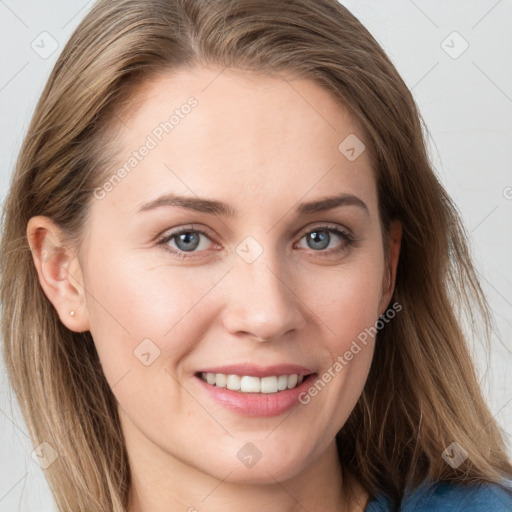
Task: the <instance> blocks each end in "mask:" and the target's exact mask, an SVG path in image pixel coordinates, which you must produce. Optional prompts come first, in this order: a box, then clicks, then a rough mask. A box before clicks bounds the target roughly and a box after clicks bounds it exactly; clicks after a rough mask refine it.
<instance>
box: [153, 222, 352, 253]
mask: <svg viewBox="0 0 512 512" xmlns="http://www.w3.org/2000/svg"><path fill="white" fill-rule="evenodd" d="M315 231H327V232H329V233H334V234H335V235H338V236H339V237H340V238H341V239H342V240H343V241H344V242H345V243H344V244H343V245H341V246H340V247H338V248H337V249H331V250H329V251H325V250H321V251H314V250H312V251H313V252H315V253H317V254H318V255H319V256H320V257H332V256H335V255H337V254H339V253H341V252H343V251H346V250H347V249H348V248H349V247H351V246H356V245H357V240H356V238H355V237H354V235H352V234H351V233H349V232H348V231H345V230H342V229H340V228H339V227H337V226H328V225H324V226H315V227H314V228H312V229H309V230H307V231H304V232H302V234H301V236H300V238H299V241H300V240H302V239H303V238H304V237H305V236H306V235H309V234H310V233H314V232H315ZM182 233H199V234H201V235H203V236H205V237H206V238H208V239H210V235H209V234H208V233H206V232H205V231H202V230H201V229H196V228H194V229H192V228H182V229H180V230H179V231H174V232H171V233H167V234H164V235H163V236H161V237H160V238H158V239H157V245H159V246H162V247H163V249H164V250H166V251H168V252H171V253H172V254H173V255H174V256H176V257H177V258H179V259H183V260H186V259H194V258H197V257H198V256H193V254H196V253H195V252H191V253H187V252H186V251H180V250H176V249H171V248H170V247H169V246H168V245H167V243H168V242H170V241H171V240H172V239H173V238H175V237H176V236H178V235H181V234H182ZM199 252H202V251H199Z"/></svg>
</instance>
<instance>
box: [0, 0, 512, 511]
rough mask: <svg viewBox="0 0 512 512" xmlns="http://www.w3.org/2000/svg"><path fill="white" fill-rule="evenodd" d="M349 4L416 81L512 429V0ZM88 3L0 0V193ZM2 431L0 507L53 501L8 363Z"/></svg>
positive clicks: (1, 396)
mask: <svg viewBox="0 0 512 512" xmlns="http://www.w3.org/2000/svg"><path fill="white" fill-rule="evenodd" d="M342 3H343V4H344V5H346V6H347V7H348V8H349V9H350V10H351V11H352V12H353V13H354V14H355V15H356V16H357V17H358V18H359V19H360V20H361V21H362V22H363V24H365V25H366V27H367V28H368V29H369V30H370V31H371V32H372V34H373V35H374V36H375V37H376V39H377V40H378V41H379V42H380V43H381V44H382V45H383V47H384V49H385V50H386V51H387V52H388V55H389V56H390V57H391V59H392V60H393V62H394V63H395V65H396V66H397V68H398V70H399V72H400V73H401V74H402V76H403V77H404V79H405V81H406V83H407V84H408V86H409V87H410V88H412V91H413V94H414V96H415V99H416V101H417V103H418V105H419V107H420V110H421V112H422V115H423V117H424V119H425V122H426V124H427V126H428V129H429V131H430V142H429V144H430V147H431V151H432V156H433V159H434V162H435V165H436V168H437V172H438V173H439V175H440V177H441V179H442V182H443V183H444V185H445V187H446V188H447V190H448V192H449V193H450V194H451V196H452V197H453V199H454V200H455V202H456V204H457V205H458V207H459V208H460V211H461V213H462V216H463V218H464V220H465V223H466V227H467V229H468V232H469V233H470V237H471V243H472V250H473V255H474V258H475V262H476V265H477V268H478V271H479V274H480V276H481V281H482V284H483V287H484V290H485V292H486V293H487V296H488V298H489V300H490V303H491V306H492V309H493V312H494V316H495V319H496V324H497V327H498V331H497V333H496V335H495V336H494V337H493V343H492V352H491V356H490V358H489V359H488V360H487V359H486V355H485V353H484V352H483V350H482V347H481V346H480V345H478V344H476V345H475V346H474V357H475V361H476V363H477V365H478V369H479V372H480V375H481V376H482V379H483V380H482V385H483V388H484V392H485V394H486V396H487V397H488V400H489V404H490V407H491V410H492V411H493V414H494V415H495V416H496V418H497V419H498V421H499V422H500V424H501V425H502V426H503V427H504V428H505V429H506V431H507V433H508V439H511V438H512V371H511V370H512V335H511V330H512V329H511V327H512V322H511V319H512V268H511V256H512V143H511V142H512V141H511V138H512V31H511V30H510V27H511V26H512V0H499V1H497V0H415V1H413V0H371V1H369V0H365V1H361V0H344V1H342ZM91 6H92V2H85V1H83V0H82V1H80V0H73V1H70V0H67V1H65V0H52V1H45V2H36V1H35V0H32V1H27V0H21V1H15V0H0V37H1V45H0V54H1V61H0V102H1V106H2V112H1V117H0V123H1V124H0V129H1V137H0V201H1V202H3V200H4V198H5V195H6V193H7V188H8V183H9V180H10V177H11V173H12V168H13V164H14V162H15V158H16V155H17V153H18V151H19V148H20V143H21V140H22V137H23V135H24V133H25V131H26V129H27V126H28V122H29V120H30V116H31V113H32V111H33V108H34V106H35V102H36V100H37V98H38V96H39V94H40V93H41V91H42V88H43V85H44V83H45V81H46V79H47V77H48V75H49V72H50V70H51V68H52V66H53V64H54V63H55V60H56V58H57V55H58V53H59V52H60V50H61V49H62V47H63V45H64V43H65V42H66V40H67V39H68V38H69V36H70V35H71V32H72V31H73V30H74V28H75V27H76V26H77V25H78V23H79V22H80V20H81V19H82V18H83V16H84V15H85V14H86V12H87V11H88V10H89V9H90V7H91ZM454 31H456V32H458V34H459V35H457V34H453V32H454ZM42 32H48V33H49V34H50V35H51V37H52V38H54V39H55V41H56V42H57V43H58V45H59V46H58V49H57V50H56V51H55V52H54V53H53V54H52V55H50V56H48V57H47V58H41V57H40V56H39V55H38V54H37V53H36V51H34V50H33V49H32V47H31V44H33V45H34V46H36V45H38V46H39V50H38V51H39V52H40V53H41V52H44V51H49V50H50V49H51V44H52V41H51V38H50V37H49V36H48V35H42V36H41V35H40V34H41V33H42ZM33 41H34V43H33ZM443 41H444V43H443ZM466 42H467V44H468V45H469V46H468V48H467V50H466V51H464V52H463V53H461V51H462V50H463V49H464V47H465V45H466ZM459 53H461V54H460V55H459ZM43 56H44V57H46V55H43ZM454 57H456V58H454ZM27 315H30V312H29V311H27ZM487 363H488V367H489V371H488V373H487V375H486V376H485V375H484V370H485V368H486V365H487ZM484 377H485V378H484ZM0 433H1V434H0V512H7V511H9V512H13V511H17V510H23V511H24V512H31V511H37V512H45V511H49V510H55V508H54V505H53V501H52V498H51V496H50V493H49V490H48V487H47V484H46V481H45V480H44V472H43V470H42V469H41V468H40V467H39V466H38V465H37V464H36V463H35V462H34V461H33V460H32V459H31V451H32V449H33V448H32V446H31V445H30V442H29V440H28V436H27V432H26V428H25V425H24V423H23V420H22V418H21V416H20V414H19V411H18V409H17V406H16V404H15V403H13V400H12V395H11V392H10V390H9V387H8V384H7V382H6V378H5V372H4V369H3V367H1V366H0ZM509 453H510V448H509Z"/></svg>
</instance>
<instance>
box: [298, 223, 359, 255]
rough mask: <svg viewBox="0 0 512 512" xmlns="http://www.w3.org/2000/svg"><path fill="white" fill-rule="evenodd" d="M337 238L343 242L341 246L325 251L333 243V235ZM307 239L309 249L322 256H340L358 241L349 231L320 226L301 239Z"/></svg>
mask: <svg viewBox="0 0 512 512" xmlns="http://www.w3.org/2000/svg"><path fill="white" fill-rule="evenodd" d="M333 234H334V236H335V238H336V237H337V238H340V239H341V240H342V242H343V243H342V244H341V246H339V245H338V247H336V248H334V249H331V250H329V251H325V249H327V248H328V247H329V244H330V243H331V241H332V238H333V236H332V235H333ZM303 238H305V239H306V243H307V245H308V247H309V248H311V249H313V250H314V251H313V252H318V253H320V255H321V256H332V255H333V254H338V253H340V252H341V251H344V250H347V249H348V248H349V246H351V245H355V243H356V240H355V238H354V236H353V235H352V234H351V233H349V232H348V231H343V230H341V229H339V228H337V227H332V226H319V227H317V228H315V229H312V230H309V231H307V232H306V233H305V234H304V235H303V236H302V238H301V240H302V239H303Z"/></svg>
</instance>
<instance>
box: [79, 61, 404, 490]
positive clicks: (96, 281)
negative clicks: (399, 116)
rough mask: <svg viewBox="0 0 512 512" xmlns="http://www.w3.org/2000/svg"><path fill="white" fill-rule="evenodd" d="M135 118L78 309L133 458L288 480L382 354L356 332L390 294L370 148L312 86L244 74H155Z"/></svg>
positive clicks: (326, 438) (102, 201)
mask: <svg viewBox="0 0 512 512" xmlns="http://www.w3.org/2000/svg"><path fill="white" fill-rule="evenodd" d="M283 76H285V75H284V74H283ZM134 106H135V109H134V110H133V111H132V112H130V113H129V114H123V115H122V123H121V122H120V123H119V132H118V135H117V140H118V148H119V149H120V152H119V154H118V155H117V157H116V162H115V165H114V166H113V170H112V173H111V175H110V176H112V179H111V180H110V181H109V182H104V183H105V185H104V186H103V187H102V188H101V189H97V190H96V191H95V197H94V198H93V199H92V205H91V211H90V217H89V219H88V224H87V231H86V238H85V240H84V245H83V253H82V254H81V258H80V270H81V274H82V278H83V281H82V285H83V287H84V290H85V291H86V293H85V302H84V308H83V310H82V311H79V312H78V315H81V316H82V318H84V317H85V318H86V323H87V328H88V329H89V330H90V332H91V334H92V336H93V338H94V342H95V344H96V347H97V350H98V353H99V357H100V360H101V363H102V366H103V369H104V372H105V375H106V378H107V380H108V382H109V384H110V386H111V387H112V390H113V393H114V395H115V397H116V399H117V400H118V402H119V410H120V415H121V421H122V425H123V431H124V434H125V437H126V440H127V445H128V447H129V450H130V453H131V454H132V455H133V454H135V453H139V454H142V453H145V454H151V457H153V460H155V461H165V460H174V461H180V463H185V464H186V465H187V466H188V467H190V468H194V470H199V471H201V472H204V473H207V474H210V475H213V476H215V477H217V478H219V479H225V478H226V475H227V474H228V473H229V480H231V481H239V482H264V481H265V482H268V481H272V479H273V478H275V479H278V478H279V479H283V478H289V477H292V476H293V475H295V474H297V473H298V472H300V471H301V470H303V469H304V468H305V467H306V466H307V465H308V464H311V463H312V461H314V460H316V459H318V458H319V457H320V456H321V455H322V453H324V452H325V450H326V448H327V447H328V446H329V445H331V446H332V441H333V438H334V437H335V435H336V432H337V431H338V430H339V429H340V428H341V427H342V425H343V424H344V422H345V421H346V419H347V417H348V416H349V414H350V412H351V411H352V409H353V407H354V405H355V403H356V401H357V400H358V397H359V396H360V394H361V392H362V389H363V386H364V383H365V380H366V378H367V375H368V371H369V366H370V362H371V359H372V354H373V348H374V345H373V342H374V340H373V338H371V337H369V336H368V335H366V343H362V342H361V339H362V338H364V337H365V336H364V335H363V336H361V333H365V332H367V331H365V329H367V328H369V327H373V326H374V325H375V322H376V321H377V320H378V317H379V315H380V314H382V313H384V311H385V310H386V308H387V306H388V304H389V300H390V292H391V290H390V289H389V287H388V286H387V284H386V283H387V280H386V276H387V272H386V268H385V264H384V261H385V260H384V252H383V245H382V233H381V228H380V224H379V216H378V203H377V191H376V184H375V179H374V176H373V174H372V170H371V168H370V163H369V156H368V154H367V152H366V151H364V147H363V146H362V142H361V140H362V139H363V135H362V133H361V131H360V129H359V128H358V126H357V125H356V124H355V123H354V122H353V121H352V120H351V118H350V117H349V116H348V114H347V111H346V110H345V109H344V108H342V107H341V106H340V105H339V104H338V103H337V102H336V101H335V100H334V99H333V98H332V97H331V96H330V94H329V93H328V92H327V91H326V90H324V89H323V88H322V87H320V86H319V85H317V84H315V83H314V82H312V81H309V80H293V81H286V80H280V79H279V80H278V79H276V78H270V77H268V76H259V77H250V76H249V75H246V74H244V73H243V72H241V71H237V72H235V71H233V70H231V71H230V70H224V71H223V72H220V70H219V69H209V68H204V67H201V68H195V69H194V70H192V71H190V70H187V71H180V72H179V73H175V74H172V75H169V76H166V77H161V78H159V79H158V80H154V81H152V82H150V83H147V84H146V85H145V86H144V87H143V88H142V89H141V90H139V91H138V93H137V98H136V101H135V102H134ZM171 116H173V117H171ZM347 137H348V139H347ZM340 144H341V146H340ZM144 148H146V149H144ZM123 166H124V172H123V171H118V170H119V169H121V168H123ZM108 183H110V185H109V184H108ZM177 197H180V198H181V199H179V200H178V199H177ZM334 197H341V198H342V199H341V200H339V201H332V202H331V203H330V204H328V203H323V202H322V201H323V200H324V199H325V198H334ZM343 198H344V199H343ZM329 206H331V207H330V208H328V207H329ZM335 230H339V233H337V232H336V231H335ZM392 244H393V243H392ZM392 247H393V245H392ZM392 262H394V263H392V266H393V267H394V265H396V255H395V256H392ZM358 336H359V338H358ZM354 341H355V342H356V345H357V346H359V350H357V349H356V348H355V345H354ZM347 352H349V353H351V354H352V357H350V354H347ZM342 361H343V362H342ZM336 362H338V363H339V364H338V365H336ZM340 366H341V368H340ZM230 367H231V368H230ZM207 373H209V374H210V375H206V374H207ZM217 374H219V375H217ZM223 374H225V375H235V376H234V377H233V376H231V377H227V379H225V378H224V376H223ZM295 374H298V375H300V377H298V379H297V380H298V381H300V380H302V383H301V384H300V385H299V387H294V381H295V377H293V375H295ZM308 374H316V375H312V376H309V377H307V378H306V376H307V375H308ZM326 374H330V377H331V378H330V379H328V377H329V375H327V377H325V375H326ZM201 375H203V377H206V378H207V379H209V381H210V384H209V383H207V382H205V381H204V380H202V379H201ZM244 376H245V377H244ZM257 376H259V377H264V376H265V377H267V378H266V379H263V378H254V377H257ZM286 376H288V377H286ZM290 376H291V377H290ZM322 376H324V377H322ZM250 377H253V378H252V379H251V378H250ZM272 377H277V379H275V378H272ZM214 379H215V382H216V383H217V384H218V386H217V385H213V382H214ZM318 380H320V381H322V383H323V385H318V384H317V388H315V389H316V392H315V391H314V390H313V391H312V392H311V393H310V392H309V390H311V388H312V387H313V388H314V383H315V382H316V381H318ZM224 381H227V384H225V383H224ZM326 381H327V382H326ZM223 385H228V386H229V387H231V388H237V387H238V386H243V390H242V389H241V390H239V391H236V390H234V389H227V388H225V387H224V388H223V387H221V386H223ZM253 386H256V387H253ZM258 386H259V389H260V392H259V393H257V392H256V390H257V388H258ZM276 386H278V387H276ZM261 387H263V390H264V391H267V392H262V391H261ZM283 387H286V388H287V389H288V387H290V389H288V390H286V391H284V390H278V391H276V389H279V388H283ZM244 390H245V391H244ZM133 456H135V455H133ZM140 456H141V457H143V455H140ZM155 464H159V463H158V462H155ZM230 471H231V473H230Z"/></svg>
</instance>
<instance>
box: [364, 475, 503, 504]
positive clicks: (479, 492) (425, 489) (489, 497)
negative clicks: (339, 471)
mask: <svg viewBox="0 0 512 512" xmlns="http://www.w3.org/2000/svg"><path fill="white" fill-rule="evenodd" d="M506 483H507V486H509V487H510V489H511V491H512V481H510V482H506ZM393 510H394V509H393V506H392V501H391V499H390V498H389V497H388V496H386V495H381V496H378V497H377V498H375V499H374V500H371V501H370V502H369V503H368V505H367V506H366V508H365V512H390V511H393ZM399 511H400V512H512V492H510V493H507V492H506V491H505V490H503V489H502V488H501V487H499V486H497V485H492V484H486V483H481V484H479V485H478V486H477V487H474V486H471V487H470V486H468V485H463V484H451V483H446V482H435V483H434V484H430V485H428V484H425V483H423V484H421V485H420V486H419V487H417V488H416V490H415V491H414V492H412V493H407V492H406V493H405V495H404V499H403V500H402V505H401V507H400V508H399Z"/></svg>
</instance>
